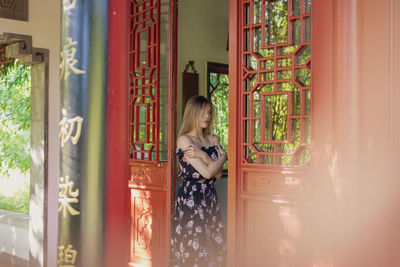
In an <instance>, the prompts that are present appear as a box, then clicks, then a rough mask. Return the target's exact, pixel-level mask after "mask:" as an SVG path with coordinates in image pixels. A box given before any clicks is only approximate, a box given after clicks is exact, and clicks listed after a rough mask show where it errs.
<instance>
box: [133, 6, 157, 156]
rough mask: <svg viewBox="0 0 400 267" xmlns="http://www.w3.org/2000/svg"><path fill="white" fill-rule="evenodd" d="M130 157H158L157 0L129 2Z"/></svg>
mask: <svg viewBox="0 0 400 267" xmlns="http://www.w3.org/2000/svg"><path fill="white" fill-rule="evenodd" d="M131 9H132V10H131V32H130V40H131V43H130V83H131V84H130V119H129V126H130V127H129V129H130V134H129V137H130V157H131V159H134V160H145V161H155V162H158V160H159V138H158V137H159V135H160V47H159V46H160V0H142V1H140V0H137V1H135V0H132V1H131Z"/></svg>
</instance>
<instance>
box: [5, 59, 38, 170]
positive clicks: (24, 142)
mask: <svg viewBox="0 0 400 267" xmlns="http://www.w3.org/2000/svg"><path fill="white" fill-rule="evenodd" d="M30 70H31V68H30V66H22V65H20V64H18V61H17V60H15V61H12V62H9V63H7V65H6V69H5V70H4V71H2V72H0V140H1V141H0V162H1V165H0V175H1V176H8V175H9V172H8V170H9V169H18V170H20V171H21V172H22V173H27V172H28V170H29V168H30V151H29V150H30V122H31V96H30V90H31V71H30Z"/></svg>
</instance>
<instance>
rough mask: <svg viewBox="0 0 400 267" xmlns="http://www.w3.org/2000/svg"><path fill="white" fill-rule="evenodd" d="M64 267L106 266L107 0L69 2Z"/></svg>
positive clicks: (64, 67) (64, 42) (63, 66)
mask: <svg viewBox="0 0 400 267" xmlns="http://www.w3.org/2000/svg"><path fill="white" fill-rule="evenodd" d="M60 62H61V63H60V78H61V111H60V116H61V117H60V122H59V141H60V177H58V187H59V190H58V213H59V235H58V266H59V267H66V266H68V267H78V266H103V265H102V263H103V255H104V251H103V239H104V223H103V222H104V180H105V125H106V123H105V114H106V110H105V103H106V64H105V62H107V0H63V1H62V23H61V58H60Z"/></svg>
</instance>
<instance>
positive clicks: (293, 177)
mask: <svg viewBox="0 0 400 267" xmlns="http://www.w3.org/2000/svg"><path fill="white" fill-rule="evenodd" d="M242 176H243V192H244V193H254V194H262V195H264V196H274V195H275V196H277V195H286V196H291V197H294V196H298V197H304V196H305V194H306V193H311V189H310V186H311V185H310V182H309V180H307V179H306V177H305V176H304V175H301V174H298V173H288V174H285V175H282V174H279V173H271V172H254V171H253V172H251V171H249V172H245V171H244V172H243V173H242Z"/></svg>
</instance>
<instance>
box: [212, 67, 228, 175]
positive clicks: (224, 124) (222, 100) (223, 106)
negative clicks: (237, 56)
mask: <svg viewBox="0 0 400 267" xmlns="http://www.w3.org/2000/svg"><path fill="white" fill-rule="evenodd" d="M210 84H211V85H214V86H215V85H218V86H217V87H216V88H215V90H214V91H213V92H212V94H211V102H212V103H213V104H214V106H215V122H214V134H216V135H217V136H218V137H219V139H220V143H221V145H222V147H223V148H224V150H225V151H227V149H228V100H229V90H228V89H229V88H228V85H229V77H228V74H220V75H217V74H216V73H210ZM227 166H228V165H227V163H225V165H224V169H226V168H227Z"/></svg>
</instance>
